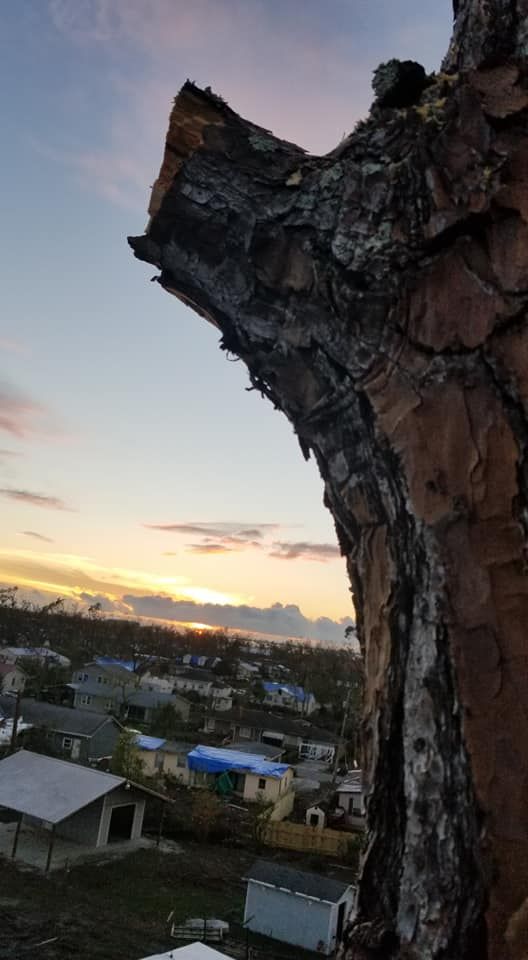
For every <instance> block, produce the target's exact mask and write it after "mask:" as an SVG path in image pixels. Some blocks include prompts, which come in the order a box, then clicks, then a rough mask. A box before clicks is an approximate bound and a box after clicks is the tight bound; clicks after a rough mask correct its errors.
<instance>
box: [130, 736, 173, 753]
mask: <svg viewBox="0 0 528 960" xmlns="http://www.w3.org/2000/svg"><path fill="white" fill-rule="evenodd" d="M166 742H167V741H166V740H164V738H163V737H147V736H145V734H144V733H138V735H137V737H136V745H137V746H138V747H139V749H140V750H159V749H160V747H162V746H163V744H164V743H166Z"/></svg>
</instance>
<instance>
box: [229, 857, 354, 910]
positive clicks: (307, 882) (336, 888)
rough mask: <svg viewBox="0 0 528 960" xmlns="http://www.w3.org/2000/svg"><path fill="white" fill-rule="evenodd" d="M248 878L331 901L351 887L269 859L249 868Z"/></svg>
mask: <svg viewBox="0 0 528 960" xmlns="http://www.w3.org/2000/svg"><path fill="white" fill-rule="evenodd" d="M246 879H247V880H256V881H257V882H259V883H267V884H269V885H270V886H272V887H280V888H281V889H282V890H288V891H291V893H302V894H304V896H306V897H314V898H315V899H317V900H327V901H329V902H330V903H338V901H339V900H341V897H342V896H343V895H344V894H345V893H346V891H347V890H348V889H349V887H350V884H349V883H343V882H342V881H340V880H332V878H331V877H322V876H320V875H319V874H317V873H305V872H304V871H303V870H294V869H293V867H284V866H283V865H282V864H281V863H271V862H270V861H269V860H257V861H256V863H254V864H253V866H252V867H251V869H250V870H249V872H248V874H247V877H246Z"/></svg>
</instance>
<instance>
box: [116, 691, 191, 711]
mask: <svg viewBox="0 0 528 960" xmlns="http://www.w3.org/2000/svg"><path fill="white" fill-rule="evenodd" d="M178 701H183V702H184V703H187V701H186V699H185V697H182V695H181V694H180V693H162V692H160V691H158V690H141V689H139V690H137V691H136V692H135V693H133V694H132V696H130V697H129V698H128V704H129V706H133V707H164V706H165V704H167V703H178Z"/></svg>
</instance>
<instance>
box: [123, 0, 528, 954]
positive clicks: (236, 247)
mask: <svg viewBox="0 0 528 960" xmlns="http://www.w3.org/2000/svg"><path fill="white" fill-rule="evenodd" d="M455 13H456V20H455V29H454V34H453V39H452V43H451V46H450V49H449V52H448V54H447V56H446V59H445V61H444V64H443V72H441V73H437V74H434V75H432V76H430V77H428V76H426V74H425V72H424V70H423V69H422V68H421V67H420V66H419V65H418V64H414V63H412V62H406V63H399V62H397V61H391V62H390V63H388V64H384V65H382V66H381V67H380V68H379V69H378V71H377V72H376V74H375V78H374V90H375V93H376V100H375V103H374V105H373V107H372V110H371V113H370V115H369V117H368V119H367V120H365V121H364V122H362V123H360V124H358V126H357V127H356V129H355V130H354V132H353V133H352V134H351V135H350V136H349V137H348V138H347V139H346V140H344V141H343V142H342V143H341V144H340V145H339V146H338V147H337V148H336V149H335V150H333V151H332V152H331V153H329V154H328V155H326V156H324V157H313V156H310V155H307V154H305V153H304V152H303V151H302V150H301V149H300V148H299V147H296V146H294V145H293V144H290V143H286V142H284V141H280V140H278V139H276V138H275V137H273V136H272V135H271V134H270V133H268V132H267V131H265V130H262V129H260V128H259V127H257V126H255V125H253V124H251V123H249V122H247V121H245V120H243V119H241V118H240V117H239V116H237V115H236V114H235V113H234V112H233V111H232V110H231V109H230V108H229V107H228V106H227V105H226V104H225V103H224V102H223V101H222V99H221V98H219V97H217V96H215V95H214V94H212V93H211V91H210V90H209V89H207V90H205V91H202V90H199V89H197V88H196V87H195V86H193V85H192V84H191V83H187V84H186V85H185V86H184V88H183V89H182V91H181V92H180V94H179V96H178V97H177V99H176V102H175V105H174V109H173V111H172V115H171V119H170V126H169V131H168V135H167V146H166V151H165V157H164V160H163V165H162V168H161V172H160V175H159V177H158V180H157V181H156V183H155V185H154V188H153V191H152V198H151V204H150V214H151V220H150V223H149V227H148V229H147V233H146V235H145V236H142V237H135V238H131V239H130V243H131V246H132V247H133V249H134V252H135V254H136V256H137V257H138V258H139V259H142V260H145V261H147V262H149V263H152V264H154V265H156V267H157V268H159V270H160V274H159V276H158V277H157V278H156V279H158V281H159V282H160V284H161V285H162V286H163V288H164V289H166V290H167V291H169V292H171V293H173V294H175V295H176V296H177V297H179V298H180V299H181V300H183V302H184V303H187V304H189V305H190V306H191V307H193V309H195V310H196V311H197V312H198V313H200V314H201V315H202V316H204V317H205V318H206V319H208V320H210V321H211V322H212V323H214V324H215V325H216V326H217V327H218V328H219V330H220V332H221V335H222V340H221V345H222V347H223V349H225V350H227V351H230V352H231V353H233V354H235V355H237V356H238V357H241V358H242V359H243V360H244V362H245V363H246V365H247V367H248V370H249V375H250V378H251V383H252V386H253V387H254V388H255V389H258V390H260V391H261V393H262V394H263V395H265V396H266V397H268V398H269V399H271V401H272V402H273V403H274V404H275V406H276V407H278V408H280V409H281V410H283V411H284V413H285V414H286V416H287V417H288V418H289V419H290V421H291V422H292V424H293V426H294V428H295V431H296V433H297V436H298V438H299V442H300V445H301V448H302V450H303V453H304V454H305V456H309V455H310V454H313V456H314V457H315V458H316V461H317V464H318V466H319V469H320V472H321V476H322V478H323V481H324V489H325V494H324V496H325V503H326V504H327V506H328V507H329V508H330V510H331V511H332V513H333V516H334V518H335V522H336V528H337V535H338V538H339V543H340V545H341V550H342V552H343V554H344V555H345V556H346V559H347V565H348V570H349V573H350V579H351V583H352V587H353V592H354V603H355V606H356V611H357V617H358V635H359V639H360V642H361V645H362V648H363V651H364V656H365V663H366V681H365V714H366V718H365V729H364V753H365V765H366V770H367V772H368V776H369V779H370V781H371V783H372V792H371V797H370V802H369V811H368V819H369V833H368V849H367V853H366V856H365V859H364V863H363V869H362V878H361V885H360V893H359V915H358V920H357V923H356V924H355V925H354V927H353V928H352V929H351V930H349V931H348V932H347V947H346V949H347V956H348V957H350V958H352V957H354V958H357V957H376V956H377V957H400V958H404V957H405V958H415V960H418V958H419V960H440V958H442V960H461V958H464V960H480V958H486V960H521V958H523V957H524V958H526V956H527V955H528V751H527V749H526V742H525V741H526V732H527V724H526V703H527V702H528V697H527V693H528V690H527V687H528V684H527V667H528V657H527V654H526V636H525V634H526V624H527V623H528V577H527V566H526V557H527V537H526V532H527V523H528V498H527V466H528V464H527V460H526V451H527V445H528V419H527V405H528V372H527V371H528V334H527V330H526V322H525V310H526V305H527V302H528V161H527V159H526V158H527V156H528V153H527V140H526V137H527V130H528V82H527V73H528V64H527V55H528V23H527V17H528V0H458V3H457V4H456V10H455ZM316 122H317V118H316V117H314V123H316Z"/></svg>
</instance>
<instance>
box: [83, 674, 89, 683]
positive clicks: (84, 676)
mask: <svg viewBox="0 0 528 960" xmlns="http://www.w3.org/2000/svg"><path fill="white" fill-rule="evenodd" d="M88 679H89V677H88V674H87V673H83V675H82V681H83V683H84V682H85V680H88Z"/></svg>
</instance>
